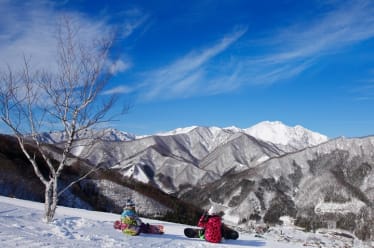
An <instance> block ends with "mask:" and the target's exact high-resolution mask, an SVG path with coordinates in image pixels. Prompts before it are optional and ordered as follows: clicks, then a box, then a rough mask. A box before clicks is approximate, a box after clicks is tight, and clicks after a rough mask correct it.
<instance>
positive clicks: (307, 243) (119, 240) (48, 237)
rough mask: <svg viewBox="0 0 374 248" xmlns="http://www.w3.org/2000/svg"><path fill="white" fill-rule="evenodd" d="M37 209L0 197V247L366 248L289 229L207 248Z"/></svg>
mask: <svg viewBox="0 0 374 248" xmlns="http://www.w3.org/2000/svg"><path fill="white" fill-rule="evenodd" d="M42 215H43V204H41V203H36V202H31V201H24V200H19V199H14V198H8V197H2V196H0V245H1V247H10V248H11V247H38V248H39V247H82V248H85V247H87V248H92V247H162V248H164V247H165V248H167V247H170V248H178V247H179V248H184V247H191V248H192V247H193V248H198V247H200V248H204V247H217V248H218V247H264V248H267V247H272V248H275V247H277V248H286V247H288V248H298V247H300V248H301V247H303V248H305V247H329V248H331V247H365V248H366V247H370V246H369V244H363V243H362V242H360V241H358V240H353V239H350V238H345V237H342V236H334V235H332V234H327V233H321V234H314V233H305V232H302V231H300V230H297V229H295V228H294V227H276V228H271V229H270V231H269V232H267V233H265V234H264V235H263V237H256V236H255V234H248V233H240V236H239V239H238V240H223V242H222V243H220V244H212V243H208V242H205V241H203V240H200V239H188V238H186V237H185V236H184V235H183V229H184V228H185V227H187V226H186V225H182V224H175V223H170V222H161V221H157V220H151V219H143V221H145V222H149V223H157V224H163V225H164V226H165V234H163V235H155V234H141V235H139V236H127V235H124V234H122V233H121V232H120V231H118V230H115V229H113V222H114V221H115V220H117V219H119V215H118V214H111V213H103V212H96V211H88V210H81V209H75V208H66V207H60V206H59V207H58V209H57V214H56V218H55V221H54V222H53V223H51V224H46V223H43V222H42V221H41V219H42Z"/></svg>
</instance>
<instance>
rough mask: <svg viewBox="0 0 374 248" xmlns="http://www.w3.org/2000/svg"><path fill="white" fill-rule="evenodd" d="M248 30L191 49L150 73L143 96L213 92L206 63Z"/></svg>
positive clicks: (167, 96) (146, 77) (148, 97)
mask: <svg viewBox="0 0 374 248" xmlns="http://www.w3.org/2000/svg"><path fill="white" fill-rule="evenodd" d="M246 31H247V29H246V28H241V29H238V30H237V31H235V32H234V33H231V34H229V35H226V36H224V37H223V38H222V39H221V40H220V41H219V42H217V43H216V44H214V45H213V46H211V47H209V48H206V49H204V50H200V51H193V52H190V53H189V54H187V55H185V56H184V57H182V58H180V59H177V60H176V61H174V62H173V63H171V64H170V65H168V66H166V67H163V68H161V69H159V70H156V71H152V72H150V73H147V75H145V79H144V81H145V83H144V84H143V85H142V86H143V88H144V89H143V90H144V92H146V93H145V95H144V96H143V97H144V99H146V100H152V99H155V98H175V97H186V96H191V95H196V94H212V92H209V89H210V88H211V87H210V83H209V82H212V79H211V78H209V79H208V78H206V74H207V71H206V66H207V65H208V64H209V62H210V61H211V60H212V59H213V58H214V57H215V56H217V55H218V54H220V53H222V52H223V51H225V50H226V49H227V48H228V47H229V46H230V45H232V44H233V43H234V42H236V41H237V40H238V39H239V38H240V37H242V36H243V35H244V34H245V33H246Z"/></svg>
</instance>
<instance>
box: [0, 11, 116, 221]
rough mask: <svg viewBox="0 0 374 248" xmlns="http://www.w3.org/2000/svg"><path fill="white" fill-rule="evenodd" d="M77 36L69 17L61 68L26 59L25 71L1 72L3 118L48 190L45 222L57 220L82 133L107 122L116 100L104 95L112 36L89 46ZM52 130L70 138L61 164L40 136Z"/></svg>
mask: <svg viewBox="0 0 374 248" xmlns="http://www.w3.org/2000/svg"><path fill="white" fill-rule="evenodd" d="M78 32H79V29H78V28H77V27H76V26H74V24H73V23H72V21H71V20H69V18H63V19H62V21H61V23H60V24H59V25H58V29H57V32H56V33H57V35H56V38H57V56H56V66H55V67H53V68H52V67H51V68H50V70H44V71H41V70H33V68H31V65H32V62H31V60H30V59H27V58H26V57H24V58H23V65H21V66H20V68H22V69H21V70H17V71H15V70H13V69H12V68H10V67H9V66H8V67H7V69H6V70H4V71H3V72H1V73H0V84H1V85H0V118H1V120H2V121H3V122H4V123H5V124H6V125H7V126H8V127H9V128H10V129H11V130H12V131H13V133H14V135H15V137H16V138H17V140H18V144H19V146H20V148H21V150H22V151H23V153H24V154H25V156H26V157H27V159H28V161H29V162H30V164H31V165H32V167H33V170H34V172H35V175H36V176H37V177H38V178H39V179H40V181H41V182H42V183H43V185H44V186H45V193H44V195H45V215H44V220H45V221H46V222H51V221H52V220H53V218H54V215H55V212H56V208H57V203H58V196H59V193H60V192H59V190H60V189H59V184H58V183H59V178H60V176H61V174H62V173H63V169H64V168H65V167H66V166H67V165H68V156H69V153H70V152H71V150H72V149H73V147H74V144H75V142H76V141H77V137H78V135H79V133H80V132H82V131H84V130H86V129H87V128H91V127H93V126H95V125H97V124H98V123H101V122H104V121H108V120H109V118H108V117H107V115H108V113H109V111H110V110H111V109H112V107H113V105H114V102H115V99H114V98H113V97H104V96H102V95H101V93H102V92H103V90H104V87H105V86H106V85H107V84H108V82H109V78H110V76H111V73H110V68H109V66H108V61H109V60H108V55H109V54H108V53H109V51H110V48H111V45H112V41H113V38H112V37H110V36H109V35H108V36H106V37H104V38H103V39H100V40H95V41H92V42H91V43H87V42H86V41H82V40H80V39H79V36H78V34H79V33H78ZM51 64H52V63H51ZM52 126H53V127H56V126H57V127H60V128H61V129H60V130H63V131H64V134H65V138H66V139H65V141H64V144H63V147H62V152H61V154H60V155H59V159H58V163H57V164H56V162H54V161H52V158H51V156H49V154H48V149H47V146H46V144H43V143H42V142H41V141H40V136H39V135H40V133H41V132H43V131H48V130H50V128H51V127H52ZM27 142H32V143H33V144H35V146H36V147H37V150H38V153H39V154H40V155H41V157H42V158H43V163H44V164H45V165H46V167H47V168H48V173H43V172H42V170H41V165H40V164H38V162H37V160H36V154H32V153H31V152H30V151H29V150H28V149H26V148H27V147H26V144H27ZM64 190H65V189H64Z"/></svg>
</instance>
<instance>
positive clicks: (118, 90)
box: [102, 85, 133, 95]
mask: <svg viewBox="0 0 374 248" xmlns="http://www.w3.org/2000/svg"><path fill="white" fill-rule="evenodd" d="M132 91H133V89H131V88H130V87H128V86H124V85H120V86H117V87H114V88H112V89H109V90H106V91H104V92H103V93H102V94H103V95H113V94H127V93H130V92H132Z"/></svg>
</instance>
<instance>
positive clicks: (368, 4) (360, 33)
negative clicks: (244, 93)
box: [241, 0, 374, 84]
mask: <svg viewBox="0 0 374 248" xmlns="http://www.w3.org/2000/svg"><path fill="white" fill-rule="evenodd" d="M329 7H330V8H332V10H330V11H329V12H325V13H322V14H320V15H318V16H316V17H315V18H316V19H314V20H308V21H306V22H304V23H298V24H295V25H293V26H288V27H284V29H283V30H281V31H279V32H277V33H276V34H275V35H274V34H273V33H274V32H272V34H271V35H269V36H268V37H267V38H266V39H262V40H261V41H260V43H258V44H257V45H258V46H260V47H262V49H265V50H266V51H268V52H267V53H264V54H262V55H260V56H258V57H256V58H250V59H248V60H247V61H242V62H241V63H243V64H244V65H243V66H246V67H248V68H251V71H252V74H251V75H252V76H250V77H252V78H253V80H251V83H255V84H269V83H275V82H278V81H279V80H282V79H287V78H292V77H294V76H296V75H299V74H300V73H302V72H303V71H304V70H306V69H308V68H309V67H311V66H313V64H314V63H315V62H317V61H318V60H319V59H320V58H322V57H323V56H329V55H333V54H336V53H339V52H342V51H343V50H344V49H347V48H348V47H349V46H353V45H355V44H357V43H359V42H362V41H365V40H368V39H370V38H373V37H374V3H373V2H372V1H365V0H363V1H354V2H344V3H341V2H338V5H330V6H329Z"/></svg>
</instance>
